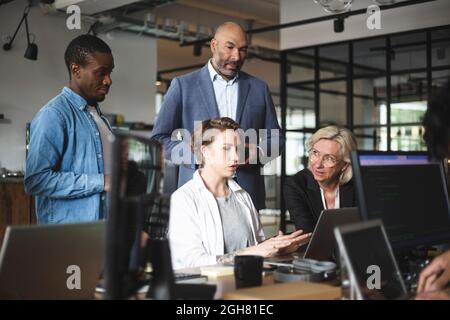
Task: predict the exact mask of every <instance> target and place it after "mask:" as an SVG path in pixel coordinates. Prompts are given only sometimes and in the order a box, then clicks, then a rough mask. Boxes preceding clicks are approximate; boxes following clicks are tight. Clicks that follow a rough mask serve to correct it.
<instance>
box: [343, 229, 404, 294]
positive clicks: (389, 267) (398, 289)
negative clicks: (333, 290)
mask: <svg viewBox="0 0 450 320" xmlns="http://www.w3.org/2000/svg"><path fill="white" fill-rule="evenodd" d="M340 237H341V240H342V244H341V245H342V246H343V248H341V250H344V251H345V256H346V259H348V262H347V263H350V265H351V271H350V272H352V273H353V274H354V276H355V280H356V281H357V283H358V287H359V289H360V294H361V296H362V298H363V299H367V300H380V299H381V300H384V299H386V300H391V299H398V298H401V297H402V296H404V295H405V294H406V289H405V285H404V283H403V279H402V277H401V274H400V272H399V270H398V266H397V264H396V262H395V258H394V256H393V254H392V249H391V247H390V245H389V242H388V240H387V237H386V236H385V234H384V230H383V228H382V226H381V224H372V225H371V226H370V227H362V228H359V229H358V228H356V229H353V230H351V231H348V230H347V231H342V232H341V235H340Z"/></svg>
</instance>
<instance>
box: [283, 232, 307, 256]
mask: <svg viewBox="0 0 450 320" xmlns="http://www.w3.org/2000/svg"><path fill="white" fill-rule="evenodd" d="M311 235H312V233H303V230H297V231H295V232H292V233H291V234H288V235H284V234H283V232H281V231H278V235H277V236H276V237H275V238H279V239H280V238H283V239H289V240H290V241H291V244H290V245H288V246H286V247H281V248H280V249H279V250H278V255H285V254H290V253H292V252H295V251H297V250H298V248H299V247H301V246H303V245H305V244H307V243H308V242H309V240H310V239H311Z"/></svg>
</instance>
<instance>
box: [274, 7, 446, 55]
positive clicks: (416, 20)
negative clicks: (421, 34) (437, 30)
mask: <svg viewBox="0 0 450 320" xmlns="http://www.w3.org/2000/svg"><path fill="white" fill-rule="evenodd" d="M371 4H374V2H373V1H372V0H358V1H354V3H353V6H352V9H353V10H357V9H361V8H367V7H368V6H369V5H371ZM449 12H450V1H448V0H437V1H433V2H428V3H423V4H417V5H412V6H407V7H401V8H396V9H390V10H385V11H381V29H380V30H369V29H368V28H367V26H366V19H367V17H368V15H367V14H363V15H356V16H353V17H349V18H348V19H345V30H344V32H342V33H335V32H334V31H333V21H332V20H329V21H324V22H319V23H313V24H308V25H304V26H299V27H294V28H287V29H282V30H281V40H280V49H281V50H285V49H291V48H300V47H307V46H312V45H317V44H323V43H331V42H337V41H343V40H349V39H357V38H367V37H372V36H377V35H382V34H388V33H395V32H402V31H408V30H413V29H422V28H429V27H433V26H440V25H446V24H450V16H449ZM280 13H281V17H280V23H287V22H293V21H300V20H306V19H311V18H315V17H322V16H326V15H329V13H326V12H325V11H324V10H323V9H322V7H321V6H320V5H318V4H316V3H314V1H312V0H281V1H280Z"/></svg>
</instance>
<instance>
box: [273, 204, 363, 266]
mask: <svg viewBox="0 0 450 320" xmlns="http://www.w3.org/2000/svg"><path fill="white" fill-rule="evenodd" d="M360 220H361V218H360V215H359V210H358V208H356V207H349V208H341V209H326V210H322V212H321V214H320V216H319V220H317V224H316V227H315V228H314V231H313V234H312V236H311V239H310V240H309V243H308V245H307V246H303V247H301V248H300V249H299V251H298V252H295V253H292V254H289V255H286V256H276V257H271V258H266V259H264V263H265V265H266V268H267V269H271V268H275V267H292V261H293V260H294V259H298V258H304V259H315V260H319V261H330V260H336V259H335V249H336V240H335V238H334V228H335V227H337V226H341V225H345V224H349V223H354V222H358V221H360Z"/></svg>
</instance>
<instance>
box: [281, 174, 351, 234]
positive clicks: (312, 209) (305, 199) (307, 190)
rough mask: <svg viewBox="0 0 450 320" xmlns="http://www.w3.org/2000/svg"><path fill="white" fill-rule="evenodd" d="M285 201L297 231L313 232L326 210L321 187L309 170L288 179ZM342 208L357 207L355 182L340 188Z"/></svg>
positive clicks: (285, 185) (285, 187)
mask: <svg viewBox="0 0 450 320" xmlns="http://www.w3.org/2000/svg"><path fill="white" fill-rule="evenodd" d="M284 201H285V204H286V209H288V210H289V214H290V216H291V220H293V222H294V224H295V229H297V230H298V229H302V230H304V231H305V232H312V231H314V228H315V226H316V224H317V220H319V216H320V213H321V212H322V210H323V209H324V207H323V202H322V196H321V195H320V187H319V184H318V183H317V181H316V180H315V179H314V176H313V174H312V173H311V171H310V170H309V169H303V170H301V171H299V172H297V173H296V174H295V175H293V176H290V177H287V178H286V183H285V184H284ZM339 202H340V206H339V207H340V208H346V207H354V206H356V197H355V190H354V187H353V180H350V181H349V182H347V183H346V184H344V185H342V186H340V187H339Z"/></svg>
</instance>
